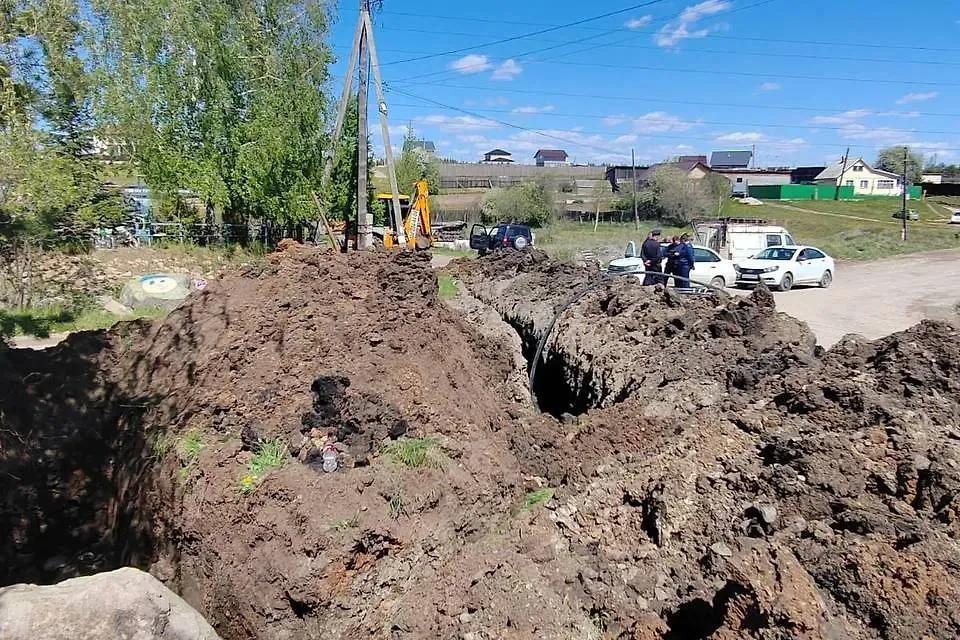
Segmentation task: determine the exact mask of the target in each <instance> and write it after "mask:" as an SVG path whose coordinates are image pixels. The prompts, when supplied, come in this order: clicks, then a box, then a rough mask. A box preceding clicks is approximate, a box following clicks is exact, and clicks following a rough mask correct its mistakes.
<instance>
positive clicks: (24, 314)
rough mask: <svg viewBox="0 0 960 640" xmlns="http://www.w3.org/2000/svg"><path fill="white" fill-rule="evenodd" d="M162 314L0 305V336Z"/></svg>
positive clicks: (43, 333) (43, 334)
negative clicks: (118, 313) (8, 308)
mask: <svg viewBox="0 0 960 640" xmlns="http://www.w3.org/2000/svg"><path fill="white" fill-rule="evenodd" d="M164 315H166V311H163V310H162V309H137V310H135V311H134V312H133V313H131V314H129V315H124V316H118V315H116V314H113V313H110V312H109V311H106V310H104V309H99V308H93V307H80V308H76V307H64V306H51V307H26V308H23V309H13V310H4V309H0V339H4V338H11V337H14V336H35V337H37V338H48V337H50V336H51V335H52V334H55V333H74V332H77V331H95V330H98V329H109V328H110V327H112V326H113V325H115V324H117V323H118V322H126V321H130V320H137V319H139V318H149V319H155V318H162V317H163V316H164Z"/></svg>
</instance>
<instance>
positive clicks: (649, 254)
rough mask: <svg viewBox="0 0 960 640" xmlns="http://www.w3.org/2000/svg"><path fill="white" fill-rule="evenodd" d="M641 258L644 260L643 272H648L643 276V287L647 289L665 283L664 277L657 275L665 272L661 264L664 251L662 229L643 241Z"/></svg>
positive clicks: (656, 230)
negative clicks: (661, 238) (661, 236)
mask: <svg viewBox="0 0 960 640" xmlns="http://www.w3.org/2000/svg"><path fill="white" fill-rule="evenodd" d="M640 258H641V259H642V260H643V270H644V271H647V272H648V273H647V274H646V275H644V276H643V286H645V287H647V286H650V285H655V284H660V283H661V282H663V276H660V275H657V274H659V273H662V271H663V269H662V268H661V266H660V262H661V261H662V260H663V251H662V249H661V248H660V229H654V230H653V231H651V232H650V235H649V236H647V239H646V240H644V241H643V245H642V246H641V247H640ZM649 272H652V273H649Z"/></svg>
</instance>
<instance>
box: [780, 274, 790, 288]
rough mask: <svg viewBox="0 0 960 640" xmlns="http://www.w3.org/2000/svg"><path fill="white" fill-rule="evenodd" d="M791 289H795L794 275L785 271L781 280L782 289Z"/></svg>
mask: <svg viewBox="0 0 960 640" xmlns="http://www.w3.org/2000/svg"><path fill="white" fill-rule="evenodd" d="M790 289H793V276H792V275H791V274H789V273H785V274H783V279H782V280H781V281H780V291H790Z"/></svg>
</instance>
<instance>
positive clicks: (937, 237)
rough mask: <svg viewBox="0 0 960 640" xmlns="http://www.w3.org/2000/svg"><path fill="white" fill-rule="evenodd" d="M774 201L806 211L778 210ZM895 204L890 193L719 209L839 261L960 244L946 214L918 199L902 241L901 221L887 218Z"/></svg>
mask: <svg viewBox="0 0 960 640" xmlns="http://www.w3.org/2000/svg"><path fill="white" fill-rule="evenodd" d="M777 204H782V205H786V206H789V207H795V208H796V209H805V210H807V211H798V210H796V209H784V208H782V207H778V206H776V205H777ZM900 206H901V205H900V201H899V200H896V199H895V198H891V199H877V198H874V199H870V200H861V201H840V202H835V201H833V200H802V201H792V202H782V203H766V204H764V205H762V206H749V205H744V204H740V203H739V202H735V201H731V202H730V203H728V205H727V207H726V208H725V209H724V213H725V215H729V216H734V217H749V218H762V219H765V220H768V221H770V222H771V223H774V224H782V225H783V226H785V227H786V228H787V229H789V230H790V233H791V234H792V235H793V237H794V239H795V240H796V241H797V242H800V243H804V244H811V245H814V246H816V247H819V248H820V249H823V250H824V251H826V252H827V253H828V254H830V255H831V256H833V257H834V258H838V259H842V260H875V259H877V258H884V257H888V256H892V255H899V254H906V253H917V252H922V251H934V250H938V249H960V235H958V232H960V230H958V229H956V228H954V227H951V226H950V225H948V224H946V223H945V222H943V220H946V219H947V218H948V216H947V215H946V214H943V215H942V216H940V215H937V216H935V215H934V214H933V213H932V212H930V210H929V209H928V208H927V207H926V206H925V205H924V204H923V203H921V202H918V201H912V202H910V203H909V204H908V206H909V207H910V208H912V209H914V210H916V211H917V212H918V213H919V214H920V221H919V222H913V221H908V222H907V242H901V240H900V230H901V225H902V221H900V220H898V219H896V218H894V217H893V214H894V213H895V212H896V211H898V210H899V208H900ZM934 206H939V205H934Z"/></svg>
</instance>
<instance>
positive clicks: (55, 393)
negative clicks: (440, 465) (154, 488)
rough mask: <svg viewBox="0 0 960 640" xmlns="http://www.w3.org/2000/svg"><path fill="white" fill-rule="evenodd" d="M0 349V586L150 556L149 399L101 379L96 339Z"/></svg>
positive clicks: (141, 561)
mask: <svg viewBox="0 0 960 640" xmlns="http://www.w3.org/2000/svg"><path fill="white" fill-rule="evenodd" d="M73 343H74V348H58V349H55V350H53V351H50V352H40V351H33V350H9V349H7V348H6V347H3V346H0V370H2V372H3V373H2V374H0V376H2V379H3V380H2V386H3V389H4V392H3V396H2V399H0V586H5V585H9V584H14V583H19V582H32V583H39V584H50V583H54V582H58V581H61V580H64V579H68V578H72V577H76V576H80V575H89V574H93V573H97V572H100V571H108V570H111V569H115V568H118V567H121V566H136V567H141V568H145V567H146V566H147V564H148V563H149V562H150V560H151V558H152V557H153V555H154V542H155V541H154V536H153V531H152V521H153V517H152V516H153V506H154V505H153V504H152V502H151V499H150V485H151V481H152V477H153V473H154V469H155V462H154V460H153V459H152V458H151V450H150V444H149V443H148V436H147V433H146V431H145V426H144V424H145V416H146V414H147V412H148V411H149V410H150V407H151V406H152V405H153V404H154V400H153V399H151V398H149V397H136V398H131V397H128V396H126V395H124V394H123V393H122V392H120V391H119V389H118V388H117V387H116V386H114V385H112V384H111V383H109V382H107V381H104V380H102V379H101V378H100V374H99V370H98V369H99V366H98V363H97V360H98V358H99V357H100V355H101V354H102V353H104V352H105V351H106V349H107V347H108V345H107V337H106V336H105V335H101V334H93V335H91V336H86V337H84V338H83V340H81V341H77V340H74V341H73Z"/></svg>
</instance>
